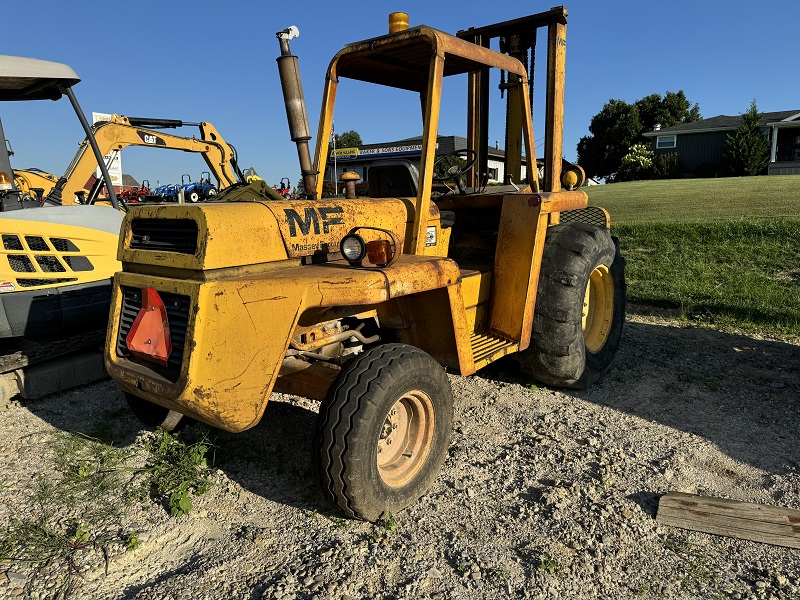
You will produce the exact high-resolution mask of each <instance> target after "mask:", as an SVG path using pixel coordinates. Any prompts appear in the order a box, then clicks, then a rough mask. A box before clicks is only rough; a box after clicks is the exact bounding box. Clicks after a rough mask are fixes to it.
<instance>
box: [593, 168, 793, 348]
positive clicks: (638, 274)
mask: <svg viewBox="0 0 800 600" xmlns="http://www.w3.org/2000/svg"><path fill="white" fill-rule="evenodd" d="M601 187H603V188H605V189H603V191H602V192H601V193H599V194H598V193H597V192H595V190H594V189H592V190H590V204H593V205H602V206H604V207H606V208H607V209H608V210H609V212H610V213H611V218H612V232H613V233H614V234H615V235H617V236H618V237H619V238H620V243H621V247H622V253H623V256H625V258H626V260H627V270H626V276H627V280H628V301H629V302H632V303H636V304H638V305H645V307H646V306H652V307H661V308H664V307H666V308H673V309H677V312H678V313H679V314H680V315H681V316H682V317H684V318H686V319H689V320H691V321H693V322H697V323H709V324H713V325H716V326H721V327H729V328H736V329H742V330H747V331H761V332H771V333H784V334H789V335H792V336H797V335H800V176H782V177H750V178H737V179H711V180H676V181H653V182H633V183H627V184H614V185H609V186H601ZM792 188H793V189H792ZM596 189H599V188H596Z"/></svg>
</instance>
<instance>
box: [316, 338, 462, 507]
mask: <svg viewBox="0 0 800 600" xmlns="http://www.w3.org/2000/svg"><path fill="white" fill-rule="evenodd" d="M452 425H453V396H452V392H451V389H450V382H449V380H448V379H447V375H446V373H445V371H444V369H443V368H442V366H441V365H439V363H437V362H436V361H435V360H434V359H433V358H432V357H431V356H429V355H428V354H426V353H425V352H423V351H421V350H419V349H418V348H415V347H413V346H408V345H405V344H386V345H382V346H377V347H375V348H372V349H370V350H367V351H366V352H364V353H363V354H361V355H359V356H358V357H357V358H355V359H353V361H352V362H350V363H349V364H348V365H347V366H345V368H344V369H343V370H342V373H341V374H340V376H339V378H338V379H337V380H336V382H335V383H334V385H333V386H332V387H331V389H330V390H329V392H328V396H327V397H326V399H325V400H324V401H323V403H322V406H321V407H320V413H319V417H318V419H317V427H316V433H315V436H314V456H313V463H314V473H315V476H316V479H317V483H318V484H319V486H320V489H321V491H322V493H323V495H324V496H325V497H326V498H327V499H328V500H329V501H330V502H332V503H333V504H335V505H337V506H338V507H339V508H341V509H342V511H343V512H344V513H345V514H346V515H348V516H349V517H356V518H359V519H364V520H367V521H375V520H377V519H379V518H380V517H381V516H382V515H386V514H388V513H395V512H398V511H400V510H402V509H403V508H405V507H406V506H408V505H409V504H411V503H413V502H415V501H416V500H417V499H418V498H419V497H420V496H422V495H423V494H424V493H425V492H426V491H427V490H428V488H430V486H431V485H432V483H433V481H434V480H435V479H436V476H437V475H438V473H439V469H440V468H441V465H442V463H443V462H444V459H445V458H446V457H447V450H448V447H449V446H450V435H451V430H452Z"/></svg>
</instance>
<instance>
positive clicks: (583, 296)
mask: <svg viewBox="0 0 800 600" xmlns="http://www.w3.org/2000/svg"><path fill="white" fill-rule="evenodd" d="M624 321H625V261H624V259H623V258H622V256H620V252H619V242H618V241H617V240H616V239H615V238H612V237H611V235H610V234H609V232H608V230H607V229H606V228H604V227H596V226H594V225H588V224H585V223H569V224H564V225H555V226H553V227H550V228H549V229H548V230H547V238H546V240H545V247H544V252H543V255H542V267H541V273H540V276H539V289H538V291H537V294H536V308H535V311H534V316H533V331H532V334H531V345H530V347H529V348H528V349H527V350H525V351H523V352H520V353H519V355H518V360H519V363H520V368H521V369H522V371H523V372H525V373H527V374H528V375H531V376H533V377H535V378H536V379H538V380H539V381H541V382H542V383H545V384H547V385H552V386H554V387H563V388H573V389H586V388H587V387H589V386H590V385H591V384H593V383H595V382H596V381H598V380H599V379H600V378H602V376H603V375H605V374H606V373H607V372H608V370H609V369H610V368H611V366H612V364H613V361H614V357H615V355H616V353H617V350H618V349H619V344H620V340H621V339H622V325H623V323H624Z"/></svg>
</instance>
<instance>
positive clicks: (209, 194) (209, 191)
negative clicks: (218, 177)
mask: <svg viewBox="0 0 800 600" xmlns="http://www.w3.org/2000/svg"><path fill="white" fill-rule="evenodd" d="M216 195H217V188H215V187H213V186H212V187H210V188H208V189H207V190H206V200H210V199H211V198H213V197H214V196H216Z"/></svg>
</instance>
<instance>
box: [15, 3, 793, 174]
mask: <svg viewBox="0 0 800 600" xmlns="http://www.w3.org/2000/svg"><path fill="white" fill-rule="evenodd" d="M8 4H10V5H7V6H4V9H3V13H4V22H5V23H6V24H9V23H11V24H14V26H13V27H6V28H5V31H4V33H3V40H4V42H5V43H4V45H3V49H2V52H4V53H7V54H16V55H21V56H32V57H36V58H42V59H47V60H55V61H59V62H65V63H67V64H69V65H71V66H72V67H73V68H74V69H75V70H76V71H77V73H78V75H79V76H80V77H81V78H82V82H81V83H80V84H78V85H77V86H76V87H75V92H76V95H77V96H78V99H79V101H80V102H81V105H82V106H83V109H84V111H85V112H86V113H91V112H92V111H97V112H115V113H118V114H124V115H129V116H141V117H158V118H171V119H182V120H184V121H210V122H211V123H213V124H214V125H215V126H216V127H217V128H218V129H219V131H220V133H221V134H222V135H223V136H224V137H225V139H226V140H227V141H228V142H230V143H232V144H233V145H234V146H236V148H237V150H238V153H239V157H240V163H241V165H242V167H243V168H246V167H251V166H252V167H254V168H255V169H256V171H258V172H259V174H261V175H262V177H264V178H265V179H266V180H267V181H269V182H270V183H273V184H274V183H277V182H278V181H279V180H280V178H282V177H289V178H290V180H291V181H292V183H296V182H297V180H298V179H299V178H300V175H299V171H300V169H299V166H298V163H297V155H296V151H295V148H294V145H293V144H292V143H291V141H290V139H289V133H288V127H287V125H286V117H285V111H284V107H283V101H282V96H281V91H280V87H279V83H278V76H277V67H276V63H275V58H276V57H277V56H278V54H279V48H278V43H277V41H276V38H275V32H276V31H278V30H281V29H284V28H285V27H287V26H289V25H296V26H297V27H298V28H299V29H300V37H299V38H298V39H296V40H293V41H292V43H291V44H292V51H293V53H294V54H296V55H297V56H298V57H299V59H300V70H301V74H302V77H303V85H304V89H305V96H306V102H307V104H308V114H309V120H310V122H311V130H312V133H313V134H314V135H315V136H316V127H317V121H318V118H319V107H320V100H321V94H322V85H323V82H324V75H325V70H326V68H327V66H328V63H329V61H330V59H331V57H332V56H333V55H334V54H335V53H336V52H337V51H338V50H339V49H341V47H342V46H343V45H344V44H346V43H348V42H352V41H356V40H359V39H365V38H369V37H374V36H376V35H382V34H383V33H385V32H386V29H387V15H388V14H389V13H390V12H392V11H405V12H408V13H409V15H410V16H409V21H410V24H411V25H412V26H414V25H419V24H426V25H431V26H433V27H436V28H438V29H441V30H443V31H447V32H449V33H455V32H456V31H458V30H460V29H465V28H467V27H470V26H481V25H486V24H489V23H494V22H498V21H503V20H507V19H513V18H517V17H521V16H525V15H528V14H531V13H534V12H540V11H544V10H547V9H548V8H550V6H551V5H555V4H556V2H547V3H537V2H530V1H528V2H521V1H516V0H513V1H505V2H475V1H472V0H468V1H462V2H459V3H457V4H455V3H450V2H447V3H445V2H437V3H434V2H427V3H423V2H410V1H407V0H403V1H397V2H376V1H374V0H372V1H364V0H352V1H350V2H344V3H341V2H340V3H334V2H318V1H316V0H313V1H308V0H307V1H303V2H271V1H270V2H238V1H236V0H231V1H230V2H227V3H219V2H209V1H206V0H198V1H194V2H178V1H162V2H155V1H152V0H140V1H138V2H121V1H117V2H108V1H105V2H94V1H80V0H74V1H73V2H63V1H59V2H54V1H44V2H35V3H30V4H28V3H21V2H13V3H8ZM566 6H567V9H568V10H569V23H568V26H567V85H566V106H565V124H564V154H565V156H566V157H567V158H568V159H575V158H576V151H575V147H576V145H577V143H578V140H579V139H580V137H581V136H583V135H587V134H588V126H589V122H590V120H591V117H592V116H593V115H594V114H596V113H597V112H599V110H600V109H601V108H602V106H603V104H604V103H605V102H607V101H608V100H609V99H610V98H620V99H622V100H625V101H627V102H633V101H635V100H637V99H639V98H641V97H643V96H646V95H648V94H652V93H660V94H664V93H665V92H666V91H667V90H669V91H677V90H679V89H683V90H684V91H685V92H686V95H687V97H688V98H689V100H690V101H691V102H693V103H694V102H697V103H698V104H699V105H700V111H701V113H702V115H703V116H704V117H711V116H715V115H719V114H728V115H736V114H739V113H742V112H744V111H745V110H746V109H747V108H748V106H749V104H750V101H751V100H753V99H756V101H757V102H758V107H759V109H760V110H761V111H763V112H769V111H779V110H792V109H798V110H800V78H798V77H797V39H798V35H797V23H798V22H800V2H798V0H774V1H773V2H770V3H769V10H768V11H767V10H764V9H763V7H764V6H765V5H761V4H758V3H753V2H744V1H742V0H732V1H728V2H715V1H710V0H694V1H686V0H672V1H662V2H651V1H648V0H638V1H627V0H622V1H612V0H609V1H605V2H601V1H599V0H575V1H573V2H571V3H569V4H566ZM544 55H545V51H544V48H543V47H541V46H540V49H539V52H538V57H537V58H538V60H539V61H541V60H542V59H543V58H544ZM544 73H545V69H544V65H543V64H541V62H540V63H539V64H537V81H538V82H542V83H543V82H544V79H545V77H544ZM348 84H349V85H348ZM465 88H466V82H465V80H464V81H457V82H454V83H452V84H449V85H448V86H447V87H446V88H445V91H444V102H445V104H446V106H447V110H445V111H443V114H442V119H441V123H440V129H439V132H440V133H441V134H443V135H464V133H465V128H466V118H465V112H464V110H465V109H464V95H465ZM491 94H492V102H493V106H494V108H495V109H497V111H498V114H497V116H496V117H494V118H493V119H492V122H491V132H490V135H491V137H492V139H491V140H490V142H491V143H494V141H496V140H497V141H499V142H500V145H501V146H502V143H503V127H502V123H503V119H502V114H501V113H502V110H501V105H500V104H499V102H498V100H499V92H497V91H496V89H493V90H492V92H491ZM534 96H535V99H536V100H539V99H541V101H542V102H541V105H540V106H539V105H537V107H536V109H535V110H536V111H537V112H539V113H541V112H542V111H541V109H543V105H544V91H543V90H539V88H538V87H537V89H536V90H535V94H534ZM339 99H340V101H339V103H338V104H337V112H336V116H335V124H336V129H337V131H340V132H341V131H345V130H348V129H355V130H356V131H358V132H359V133H360V134H361V137H362V138H363V140H364V142H365V143H374V142H381V141H390V140H394V139H400V138H403V137H411V136H413V135H418V134H419V133H420V117H419V103H418V100H417V99H416V98H415V97H413V96H411V95H410V94H408V93H396V92H395V93H390V92H389V91H388V90H375V89H374V88H367V87H366V86H360V85H357V84H354V83H353V82H345V83H343V84H342V85H340V98H339ZM0 118H2V120H3V125H4V128H5V133H6V137H7V138H8V139H9V140H10V141H11V143H12V145H13V148H14V150H15V152H16V155H15V156H14V157H13V158H12V161H13V164H14V166H16V167H38V168H41V169H44V170H47V171H50V172H52V173H55V174H58V175H60V174H61V173H63V172H64V170H65V169H66V167H67V165H68V163H69V161H70V159H71V158H72V156H73V154H74V152H75V149H76V148H77V144H78V142H79V141H80V140H81V139H83V135H82V133H81V130H80V127H79V125H78V124H77V120H76V119H75V118H74V115H73V114H72V111H71V108H70V106H69V104H68V102H66V100H64V101H62V102H59V103H52V102H37V103H29V104H28V105H21V104H12V103H3V104H0ZM534 128H535V135H536V136H537V138H538V137H539V136H540V135H542V136H543V133H544V129H543V125H542V121H541V120H535V121H534ZM194 132H195V129H189V130H185V135H191V134H192V133H194ZM537 143H538V140H537ZM315 144H316V137H315V138H314V139H312V140H311V147H312V149H313V147H314V145H315ZM123 170H124V171H125V172H126V173H130V174H131V175H133V176H134V177H135V178H136V179H138V180H141V179H143V178H145V179H149V180H150V182H151V183H152V184H153V185H155V183H156V181H159V182H160V183H169V182H175V181H180V178H181V174H182V173H190V174H191V175H192V177H193V178H196V177H197V176H199V174H200V171H202V170H205V165H204V164H203V163H202V160H201V159H200V158H199V157H197V156H192V155H189V154H185V153H181V152H169V151H163V150H156V149H146V148H141V149H140V148H129V149H127V150H126V151H125V152H123Z"/></svg>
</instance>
